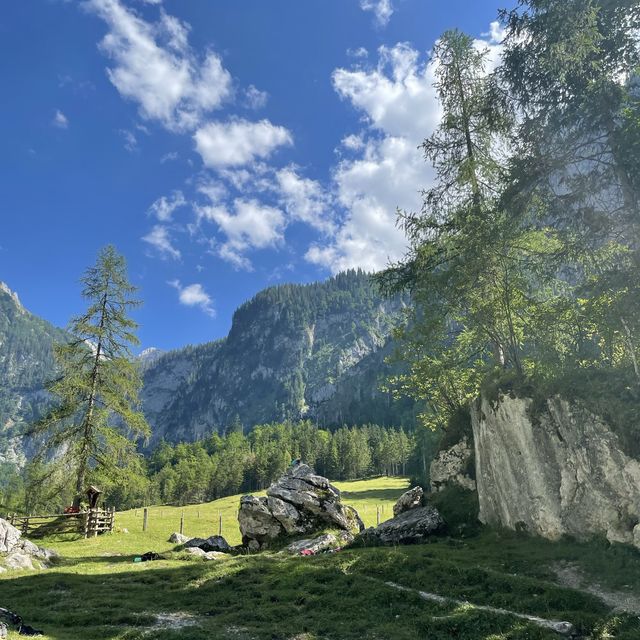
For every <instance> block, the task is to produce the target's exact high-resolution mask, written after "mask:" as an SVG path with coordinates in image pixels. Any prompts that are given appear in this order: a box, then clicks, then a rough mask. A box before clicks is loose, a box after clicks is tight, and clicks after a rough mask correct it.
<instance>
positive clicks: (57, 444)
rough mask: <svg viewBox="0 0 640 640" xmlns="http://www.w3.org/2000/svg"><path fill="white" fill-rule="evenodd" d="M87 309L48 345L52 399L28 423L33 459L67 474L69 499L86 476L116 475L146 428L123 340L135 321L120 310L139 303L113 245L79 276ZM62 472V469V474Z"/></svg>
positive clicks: (129, 337)
mask: <svg viewBox="0 0 640 640" xmlns="http://www.w3.org/2000/svg"><path fill="white" fill-rule="evenodd" d="M81 282H82V284H83V285H84V288H83V290H82V296H83V298H85V299H86V300H87V301H88V302H89V308H88V309H87V311H86V312H85V313H84V314H82V315H81V316H78V317H76V318H74V319H73V320H72V321H71V323H70V327H69V333H70V335H71V336H72V338H71V340H70V341H69V342H68V343H66V344H58V345H56V346H55V357H56V361H57V364H58V367H59V371H60V375H59V377H58V379H57V380H55V381H54V382H53V384H52V385H51V386H50V389H49V390H50V391H51V393H52V394H53V395H54V396H57V398H58V399H59V403H58V404H57V406H55V407H54V408H53V409H52V410H51V411H50V412H49V413H48V414H47V415H45V416H44V417H43V418H42V419H41V420H39V421H38V422H37V423H36V424H35V425H34V426H33V427H32V429H31V430H30V434H31V435H33V436H35V437H36V438H40V439H41V440H43V446H42V448H41V450H40V452H39V454H38V456H37V457H38V459H41V460H43V459H46V457H47V456H48V455H49V454H53V456H54V457H55V458H56V461H57V463H56V465H55V467H57V468H58V469H59V468H63V469H65V473H67V474H72V476H73V478H74V484H75V487H74V489H75V493H76V496H75V498H74V506H78V505H79V503H80V500H81V497H82V494H83V491H84V490H85V487H86V484H87V480H88V478H89V477H90V476H91V474H92V473H93V472H94V471H95V472H98V473H99V474H100V476H101V477H118V476H119V475H120V474H121V472H122V471H125V470H126V469H127V467H129V466H130V463H131V462H132V461H134V460H135V459H136V457H137V456H136V449H135V439H137V438H140V437H145V436H148V435H149V427H148V425H147V423H146V420H145V418H144V416H143V414H142V413H141V412H140V411H139V400H138V392H139V390H140V387H141V384H142V383H141V379H140V375H139V372H138V368H137V366H136V364H135V363H134V361H133V358H132V356H131V352H130V350H129V346H130V345H136V344H138V339H137V337H136V335H135V333H134V332H135V330H136V329H137V324H136V322H134V321H133V320H132V319H131V318H129V316H128V312H129V311H130V309H132V308H135V307H136V306H138V305H139V304H140V303H139V301H137V300H136V299H135V298H133V297H132V296H133V295H134V293H135V291H136V289H135V287H133V286H132V285H131V284H129V282H128V280H127V274H126V264H125V260H124V258H123V257H122V256H120V255H119V254H118V253H117V251H116V250H115V248H114V247H113V246H107V247H105V248H104V249H102V250H101V251H100V253H99V255H98V259H97V261H96V264H95V265H94V266H93V267H90V268H89V269H88V270H87V271H86V273H85V275H84V276H83V277H82V279H81ZM67 477H68V476H67Z"/></svg>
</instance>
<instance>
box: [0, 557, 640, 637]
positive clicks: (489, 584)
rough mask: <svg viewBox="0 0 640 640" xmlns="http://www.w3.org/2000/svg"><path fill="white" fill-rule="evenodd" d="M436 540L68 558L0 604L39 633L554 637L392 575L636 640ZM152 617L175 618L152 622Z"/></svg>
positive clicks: (11, 588)
mask: <svg viewBox="0 0 640 640" xmlns="http://www.w3.org/2000/svg"><path fill="white" fill-rule="evenodd" d="M438 546H439V545H425V546H422V547H411V548H399V549H366V550H362V551H355V550H354V551H344V552H342V553H339V554H334V555H330V556H317V557H314V558H281V557H275V556H273V555H261V556H249V557H246V556H245V557H237V558H234V559H229V560H223V561H220V562H203V561H198V560H196V561H190V562H181V561H176V560H173V561H172V560H168V561H164V562H159V563H156V562H149V563H144V564H143V565H137V566H135V567H133V566H132V568H131V570H130V571H129V570H123V569H122V568H118V570H117V572H114V573H105V572H104V571H103V569H99V571H101V573H91V571H92V566H96V564H100V563H103V562H107V561H110V562H114V561H115V562H118V563H124V562H126V561H128V560H130V558H127V557H125V556H122V557H104V558H102V557H101V558H90V559H76V560H77V561H78V562H76V561H75V560H73V561H72V564H70V565H68V566H65V565H62V566H58V567H57V568H54V569H52V570H49V571H46V572H41V573H30V574H28V575H20V576H18V575H15V577H13V576H12V578H11V579H6V578H5V579H2V580H0V600H1V602H0V606H5V607H7V608H9V609H11V610H13V611H15V612H16V613H18V614H19V615H21V616H23V617H24V618H25V621H26V622H27V623H28V624H31V625H33V626H35V627H36V628H42V629H43V630H44V631H45V633H46V634H47V637H48V638H50V639H51V640H80V639H83V640H94V639H95V640H98V639H105V640H109V639H111V638H119V639H123V640H125V639H126V640H134V639H137V638H140V639H141V638H143V637H144V638H151V639H157V640H173V639H174V638H175V639H177V638H180V639H181V640H204V639H205V638H206V639H210V638H227V637H229V638H236V639H242V638H255V639H256V640H290V639H292V638H294V637H296V636H299V635H300V634H307V636H306V637H308V638H309V640H320V639H321V638H322V639H331V640H356V639H357V640H361V639H362V638H394V640H414V639H415V638H426V637H428V638H429V639H430V640H450V639H453V638H457V639H460V640H462V639H464V640H485V639H486V638H487V637H493V635H495V636H498V637H500V638H504V639H505V640H551V639H552V638H554V639H557V636H556V635H555V634H553V633H551V632H549V631H544V630H542V629H539V628H537V627H534V626H532V625H530V624H527V623H523V622H522V621H521V620H516V619H514V618H512V617H510V616H501V615H493V614H488V613H485V612H479V611H477V610H474V609H471V608H467V607H464V608H460V607H455V606H450V605H439V604H434V603H429V602H425V601H424V600H422V599H421V598H419V597H418V596H417V595H415V594H413V593H401V592H397V591H395V590H393V589H390V588H389V587H387V586H386V585H384V581H385V580H394V581H397V582H399V583H402V584H405V585H407V586H411V587H418V588H423V589H426V590H428V588H433V590H439V592H440V593H442V594H443V595H454V596H458V597H459V596H461V595H462V596H464V595H466V596H467V597H468V598H469V599H470V600H472V601H475V602H477V603H478V604H482V603H489V604H500V603H502V604H503V605H504V606H509V605H510V606H512V608H514V609H515V610H518V611H521V612H525V613H538V614H541V615H543V616H545V617H556V618H559V619H567V620H569V621H571V622H574V623H576V622H579V623H580V624H581V625H582V626H583V627H584V631H586V632H588V633H591V634H592V636H593V637H594V638H599V637H604V636H599V635H597V628H598V626H602V625H604V624H607V625H609V627H608V629H609V632H611V630H613V631H614V632H615V634H614V637H616V638H617V639H619V640H631V639H637V638H638V637H640V636H639V635H638V632H639V631H640V627H638V626H635V627H631V626H630V625H633V624H634V622H633V620H631V621H630V620H629V619H620V620H619V621H617V622H616V621H615V620H613V619H612V618H611V616H609V614H608V611H607V610H606V608H605V607H603V606H602V605H601V604H599V603H598V602H597V601H595V600H594V599H593V598H591V597H589V596H586V595H584V594H579V593H578V592H573V591H571V590H567V589H561V588H559V587H555V586H551V585H549V584H547V583H544V582H542V581H540V580H535V579H532V578H521V579H518V578H516V577H514V576H513V575H510V574H507V573H500V572H498V571H495V570H485V569H481V568H479V567H478V566H473V565H470V566H467V565H466V563H464V562H462V560H463V558H460V561H461V562H459V563H458V562H457V561H456V560H455V559H453V560H450V559H448V558H449V556H447V558H445V557H442V558H439V557H438V556H439V554H442V553H445V552H447V549H446V547H445V545H441V547H442V548H441V549H436V547H438ZM448 553H449V554H451V550H448ZM80 563H84V565H85V566H84V571H83V566H82V564H80ZM87 563H88V564H87ZM91 563H94V564H91ZM372 578H373V579H372ZM514 604H515V606H513V605H514ZM158 614H177V616H174V618H172V619H170V620H168V621H167V619H165V622H164V623H163V626H157V623H158V620H157V618H156V616H157V615H158ZM545 614H546V615H545ZM578 618H579V620H577V619H578ZM171 624H175V625H180V624H184V625H186V626H183V627H181V628H178V627H173V628H172V627H171ZM635 624H636V625H637V620H636V621H635ZM616 625H617V626H616ZM492 634H493V635H492Z"/></svg>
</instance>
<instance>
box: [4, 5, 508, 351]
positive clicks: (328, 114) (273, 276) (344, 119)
mask: <svg viewBox="0 0 640 640" xmlns="http://www.w3.org/2000/svg"><path fill="white" fill-rule="evenodd" d="M505 5H507V6H508V5H509V2H508V1H507V0H474V1H473V2H472V1H470V0H447V1H446V2H445V1H442V0H268V1H267V0H243V1H242V2H239V1H237V0H81V1H76V0H20V2H10V3H6V6H5V7H3V15H2V18H0V47H1V48H2V55H0V77H1V81H2V86H3V87H4V91H3V96H2V100H1V101H0V115H1V117H0V135H1V136H2V141H3V144H2V151H1V152H0V220H1V227H0V280H3V281H5V282H6V283H7V284H8V285H9V286H10V287H11V288H12V289H14V290H16V291H17V292H18V293H19V295H20V297H21V299H22V301H23V303H24V304H25V306H27V308H29V309H30V310H31V311H33V312H34V313H36V314H38V315H40V316H43V317H45V318H46V319H48V320H49V321H51V322H53V323H55V324H57V325H60V326H64V325H66V323H67V321H68V320H69V318H70V317H71V316H72V315H73V314H75V313H77V312H79V311H80V310H81V309H82V308H83V302H82V300H81V299H80V297H79V285H78V278H79V277H80V275H81V274H82V272H83V271H84V269H85V268H86V267H87V266H89V265H90V264H92V263H93V262H94V260H95V256H96V254H97V251H98V250H99V248H100V247H101V246H103V245H105V244H107V243H113V244H115V245H116V247H117V248H118V249H119V251H120V252H121V253H123V254H124V255H125V256H126V258H127V261H128V264H129V273H130V278H131V280H132V281H133V283H134V284H136V285H137V286H138V287H140V296H141V298H142V299H143V300H144V306H143V307H142V308H141V309H140V310H139V311H137V312H136V319H137V320H138V321H139V322H140V324H141V329H140V338H141V340H142V347H141V348H145V347H150V346H156V347H159V348H162V349H169V348H174V347H179V346H182V345H185V344H190V343H199V342H204V341H207V340H212V339H215V338H219V337H222V336H224V335H226V333H227V331H228V329H229V326H230V323H231V316H232V313H233V311H234V309H235V308H236V307H237V306H238V305H239V304H241V303H242V302H244V301H245V300H247V299H248V298H250V297H251V296H252V295H254V294H255V293H256V292H258V291H259V290H261V289H263V288H264V287H267V286H270V285H272V284H277V283H279V282H309V281H313V280H318V279H323V278H326V277H328V276H329V275H331V274H332V273H335V272H337V271H340V270H342V269H345V268H348V267H362V268H365V269H368V270H374V269H379V268H382V267H384V266H385V264H387V262H388V261H389V260H390V259H394V258H398V257H400V256H401V255H402V253H403V251H404V238H403V236H402V234H401V232H400V231H398V230H397V229H396V228H395V225H394V221H395V210H396V207H398V206H400V207H402V208H411V209H415V208H416V207H418V206H419V202H420V199H419V195H418V193H419V190H420V189H421V188H424V187H426V186H428V184H429V180H430V171H429V168H428V167H427V166H426V165H425V164H424V162H423V161H422V159H421V156H420V153H419V151H418V150H417V146H418V144H419V143H420V142H421V140H422V139H423V138H424V137H426V136H428V135H429V134H430V133H431V131H433V128H434V127H435V125H436V123H437V120H438V104H437V100H436V99H435V96H434V93H433V88H432V86H431V83H432V81H431V78H432V69H431V68H430V67H429V64H428V59H429V58H428V56H429V53H428V52H429V50H430V49H431V47H432V46H433V43H434V41H435V40H436V39H437V37H438V36H439V35H440V34H441V33H442V32H443V31H444V30H446V29H450V28H453V27H457V28H460V29H462V30H464V31H467V32H468V33H470V34H472V35H473V36H474V37H476V38H477V39H478V46H483V47H484V46H486V47H488V48H489V55H490V59H495V58H496V56H497V55H498V54H499V44H498V43H499V39H500V29H499V25H497V23H494V24H493V25H492V24H491V23H492V22H493V21H495V20H496V17H497V12H498V9H499V8H500V7H504V6H505Z"/></svg>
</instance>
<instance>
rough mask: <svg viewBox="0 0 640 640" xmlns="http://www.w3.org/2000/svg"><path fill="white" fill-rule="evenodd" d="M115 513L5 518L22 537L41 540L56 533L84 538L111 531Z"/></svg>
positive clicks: (12, 516)
mask: <svg viewBox="0 0 640 640" xmlns="http://www.w3.org/2000/svg"><path fill="white" fill-rule="evenodd" d="M115 517H116V512H115V508H114V507H112V508H111V509H89V510H88V511H81V512H80V513H58V514H53V515H42V516H18V515H16V514H13V515H10V516H8V517H7V520H8V521H9V522H10V523H11V524H12V525H13V526H14V527H16V529H19V530H20V532H21V533H22V535H23V536H26V537H31V538H41V537H44V536H47V535H52V534H56V533H81V534H83V535H84V537H85V538H91V537H94V536H97V535H98V534H99V533H107V532H111V531H113V525H114V522H115Z"/></svg>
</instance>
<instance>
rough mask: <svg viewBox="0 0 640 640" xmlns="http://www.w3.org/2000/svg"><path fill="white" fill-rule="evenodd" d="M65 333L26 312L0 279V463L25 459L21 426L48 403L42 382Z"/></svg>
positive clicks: (49, 375) (49, 372)
mask: <svg viewBox="0 0 640 640" xmlns="http://www.w3.org/2000/svg"><path fill="white" fill-rule="evenodd" d="M65 339H66V334H65V332H64V331H62V330H61V329H58V328H56V327H54V326H53V325H51V324H49V323H48V322H46V321H45V320H42V319H41V318H38V317H36V316H34V315H33V314H31V313H29V312H28V311H27V310H26V309H25V308H24V307H23V306H22V304H21V303H20V300H19V298H18V296H17V295H16V294H15V293H14V292H13V291H11V289H9V287H8V286H7V285H6V284H4V283H3V282H0V463H3V462H9V463H16V464H20V463H22V462H23V461H24V454H25V452H24V449H23V445H22V438H20V437H19V436H18V435H17V434H18V432H19V431H20V430H21V429H22V427H23V426H24V425H25V424H27V423H29V422H32V421H33V420H34V419H36V418H37V417H38V416H39V415H40V414H41V412H42V411H43V410H44V408H45V407H46V406H47V402H48V395H47V393H46V391H45V390H44V386H45V384H46V382H47V381H48V380H50V379H51V378H52V377H53V375H54V371H55V369H54V361H53V350H52V345H53V343H54V342H55V341H63V340H65Z"/></svg>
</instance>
